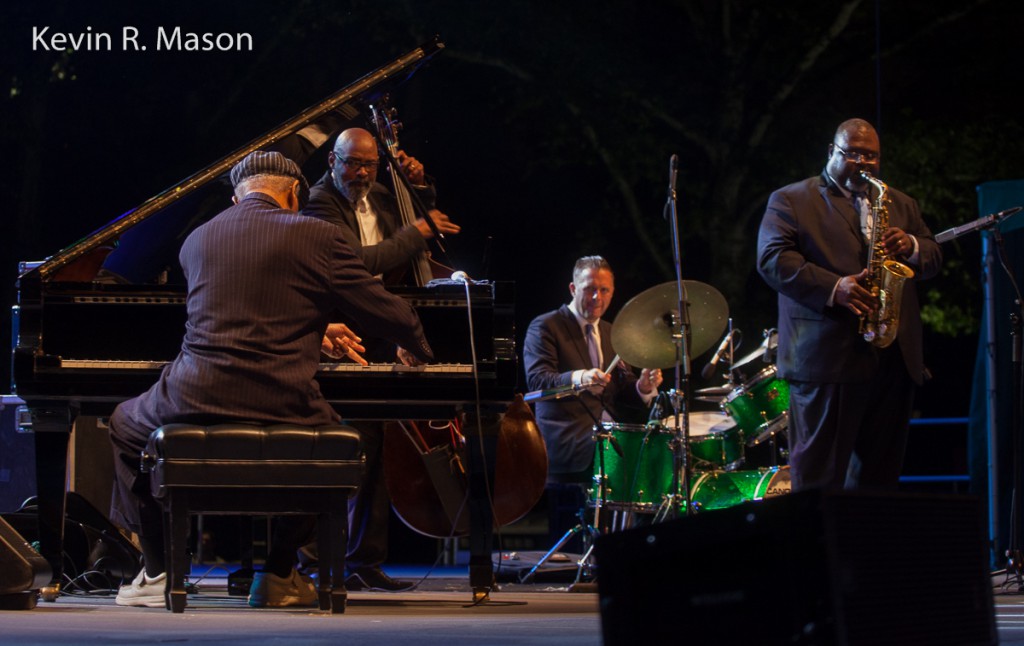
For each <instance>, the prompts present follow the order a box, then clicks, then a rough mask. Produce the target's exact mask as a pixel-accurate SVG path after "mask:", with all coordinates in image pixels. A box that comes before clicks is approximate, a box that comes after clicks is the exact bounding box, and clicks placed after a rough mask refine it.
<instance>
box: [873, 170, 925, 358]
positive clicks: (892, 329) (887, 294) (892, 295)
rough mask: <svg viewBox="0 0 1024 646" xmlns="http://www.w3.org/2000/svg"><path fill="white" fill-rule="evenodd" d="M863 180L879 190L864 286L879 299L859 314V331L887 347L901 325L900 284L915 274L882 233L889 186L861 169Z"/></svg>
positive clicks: (887, 217) (874, 343)
mask: <svg viewBox="0 0 1024 646" xmlns="http://www.w3.org/2000/svg"><path fill="white" fill-rule="evenodd" d="M860 176H861V177H862V178H864V180H865V181H866V182H868V183H869V184H871V185H872V186H874V187H875V189H877V190H878V197H876V198H875V200H874V202H873V203H872V205H871V219H872V222H873V226H872V230H871V244H869V245H868V278H867V284H866V285H865V287H867V289H869V290H870V291H871V294H872V295H873V296H875V298H877V299H878V309H877V310H875V311H874V312H871V313H869V314H866V315H864V316H861V317H860V334H861V335H862V336H863V337H864V340H865V341H867V342H868V343H870V344H871V345H873V346H875V347H877V348H887V347H889V346H890V345H891V344H892V342H893V341H895V340H896V334H897V333H898V332H899V327H900V302H901V301H902V300H903V285H904V284H905V283H906V281H907V279H908V278H913V277H914V270H913V269H911V268H910V267H908V266H906V265H905V264H903V263H902V262H899V261H898V260H894V259H892V258H890V257H889V255H888V254H887V253H886V252H885V245H884V244H882V236H883V235H884V234H885V231H886V230H887V229H888V228H889V203H890V201H891V200H889V199H888V197H887V196H886V194H887V193H888V191H889V187H888V186H886V185H885V183H884V182H882V181H881V180H879V179H878V178H876V177H872V176H871V174H870V173H867V172H865V171H861V172H860Z"/></svg>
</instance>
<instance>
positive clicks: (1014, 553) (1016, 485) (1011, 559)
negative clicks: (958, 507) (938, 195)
mask: <svg viewBox="0 0 1024 646" xmlns="http://www.w3.org/2000/svg"><path fill="white" fill-rule="evenodd" d="M990 233H991V235H992V239H993V240H994V241H995V247H996V250H997V255H998V257H999V264H1000V265H1002V267H1003V271H1005V272H1006V275H1007V277H1008V279H1009V281H1010V286H1011V287H1012V288H1013V294H1014V300H1013V305H1014V308H1013V311H1012V312H1010V338H1011V353H1012V354H1011V358H1010V365H1011V370H1012V371H1013V379H1012V386H1011V388H1012V394H1011V396H1010V402H1011V413H1010V433H1011V436H1010V437H1011V440H1010V446H1011V454H1012V455H1013V494H1012V495H1011V498H1010V535H1009V541H1008V545H1007V547H1006V557H1007V564H1006V568H1007V573H1008V575H1010V576H1013V577H1015V579H1016V581H1017V591H1018V592H1024V550H1022V549H1021V535H1020V534H1021V532H1020V529H1021V528H1020V511H1021V510H1020V507H1021V495H1022V494H1024V486H1022V484H1024V483H1022V480H1024V477H1022V469H1021V455H1020V451H1021V432H1022V429H1021V422H1022V421H1024V412H1022V408H1021V407H1022V406H1024V395H1022V393H1021V387H1022V384H1024V374H1022V372H1021V370H1022V366H1024V363H1022V359H1021V355H1022V350H1021V341H1022V339H1021V321H1022V315H1024V311H1022V309H1021V307H1022V303H1024V300H1022V298H1021V293H1020V288H1019V287H1018V285H1017V281H1016V280H1015V279H1014V277H1013V272H1012V271H1010V267H1009V265H1008V264H1007V262H1006V247H1005V245H1004V244H1003V236H1002V234H1001V233H1000V232H999V227H997V226H992V227H991V229H990Z"/></svg>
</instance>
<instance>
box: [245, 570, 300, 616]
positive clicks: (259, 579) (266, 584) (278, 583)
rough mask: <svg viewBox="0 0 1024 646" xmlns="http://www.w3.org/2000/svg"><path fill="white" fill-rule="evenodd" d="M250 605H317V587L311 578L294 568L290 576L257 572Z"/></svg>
mask: <svg viewBox="0 0 1024 646" xmlns="http://www.w3.org/2000/svg"><path fill="white" fill-rule="evenodd" d="M249 605H250V606H252V607H253V608H284V607H286V606H315V605H317V594H316V588H314V587H313V582H312V581H311V580H309V579H308V578H306V577H304V576H301V575H299V573H298V572H296V571H295V570H292V573H291V575H290V576H289V577H288V578H285V577H280V576H277V575H276V574H273V573H271V572H257V573H256V574H255V575H254V576H253V578H252V586H251V587H250V588H249Z"/></svg>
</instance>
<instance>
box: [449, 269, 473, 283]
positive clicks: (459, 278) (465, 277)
mask: <svg viewBox="0 0 1024 646" xmlns="http://www.w3.org/2000/svg"><path fill="white" fill-rule="evenodd" d="M452 280H454V281H455V282H457V283H463V284H469V285H472V284H473V279H472V278H470V277H469V274H467V273H466V272H464V271H462V270H459V271H457V272H455V273H454V274H452Z"/></svg>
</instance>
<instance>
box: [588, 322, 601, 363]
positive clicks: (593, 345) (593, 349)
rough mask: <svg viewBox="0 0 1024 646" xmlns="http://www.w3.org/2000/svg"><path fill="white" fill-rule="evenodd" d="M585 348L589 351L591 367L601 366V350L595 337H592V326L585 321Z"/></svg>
mask: <svg viewBox="0 0 1024 646" xmlns="http://www.w3.org/2000/svg"><path fill="white" fill-rule="evenodd" d="M586 331H587V350H588V351H589V352H590V365H591V367H593V368H600V367H601V350H600V348H598V347H597V339H596V338H595V337H594V326H593V324H592V323H587V328H586Z"/></svg>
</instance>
